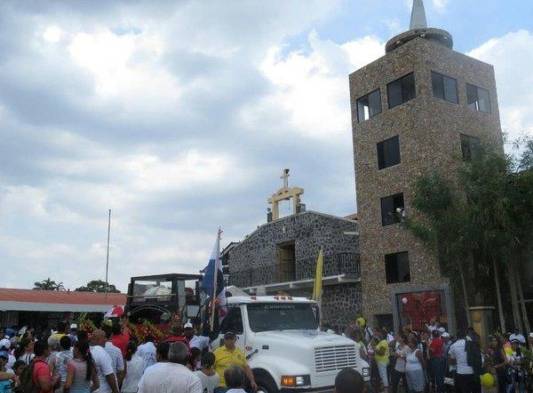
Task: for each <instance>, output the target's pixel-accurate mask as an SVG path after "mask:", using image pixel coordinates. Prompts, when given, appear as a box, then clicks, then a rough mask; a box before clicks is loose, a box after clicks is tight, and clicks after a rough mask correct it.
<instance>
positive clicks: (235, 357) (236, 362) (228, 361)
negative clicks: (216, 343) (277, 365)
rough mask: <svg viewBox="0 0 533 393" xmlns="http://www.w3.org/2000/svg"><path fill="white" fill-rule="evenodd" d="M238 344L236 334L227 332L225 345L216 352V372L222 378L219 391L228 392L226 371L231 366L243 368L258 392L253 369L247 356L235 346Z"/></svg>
mask: <svg viewBox="0 0 533 393" xmlns="http://www.w3.org/2000/svg"><path fill="white" fill-rule="evenodd" d="M236 343H237V335H236V334H235V333H234V332H226V333H225V334H224V345H222V346H220V347H218V348H217V349H216V350H215V352H214V355H215V371H216V372H217V374H218V375H219V376H220V388H221V389H219V390H226V389H227V386H226V381H225V379H224V371H226V370H227V369H228V368H230V367H231V366H239V367H242V369H243V371H244V373H245V374H246V376H247V377H248V380H249V382H250V386H251V388H252V390H253V391H256V390H257V384H256V383H255V378H254V374H253V372H252V369H251V368H250V367H249V366H248V363H247V361H246V356H245V355H244V353H243V352H242V351H241V350H240V348H237V346H236V345H235V344H236Z"/></svg>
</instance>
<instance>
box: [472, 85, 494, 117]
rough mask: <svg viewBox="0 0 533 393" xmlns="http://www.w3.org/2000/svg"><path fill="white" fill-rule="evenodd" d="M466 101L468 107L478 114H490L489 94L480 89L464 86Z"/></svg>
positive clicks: (485, 90)
mask: <svg viewBox="0 0 533 393" xmlns="http://www.w3.org/2000/svg"><path fill="white" fill-rule="evenodd" d="M466 100H467V102H468V107H469V108H472V109H474V110H476V111H479V112H485V113H490V112H491V107H490V106H491V105H490V93H489V91H488V90H487V89H484V88H482V87H478V86H474V85H470V84H468V83H467V84H466Z"/></svg>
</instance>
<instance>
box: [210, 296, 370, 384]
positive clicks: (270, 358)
mask: <svg viewBox="0 0 533 393" xmlns="http://www.w3.org/2000/svg"><path fill="white" fill-rule="evenodd" d="M227 302H228V309H229V310H228V314H227V315H226V317H225V318H224V320H223V321H222V323H221V325H220V337H219V338H220V339H217V340H215V341H214V342H213V343H212V344H213V346H214V347H215V348H216V347H218V346H219V345H222V337H223V335H224V333H226V332H228V331H232V332H234V333H235V334H237V336H238V341H237V345H238V346H239V347H240V348H241V349H242V350H243V351H244V353H245V354H246V357H247V359H248V364H249V365H250V367H251V369H252V370H253V372H254V375H255V379H256V382H257V385H258V387H259V391H262V392H263V393H278V392H280V391H293V392H298V391H300V392H303V391H306V392H307V391H313V392H321V391H331V390H332V388H333V385H334V381H335V376H336V375H337V373H338V372H339V371H340V370H342V369H344V368H346V367H351V368H354V369H355V370H357V371H358V372H359V373H360V374H361V375H362V376H363V378H364V380H365V381H366V382H368V381H369V380H370V370H369V366H368V363H367V362H366V361H364V360H363V359H361V356H360V351H359V349H360V348H359V344H356V343H355V342H353V341H352V340H350V339H348V338H345V337H342V336H339V335H335V334H330V333H325V332H321V331H320V330H319V317H318V314H319V312H318V305H317V303H316V302H314V301H312V300H309V299H306V298H300V297H290V296H231V297H228V298H227Z"/></svg>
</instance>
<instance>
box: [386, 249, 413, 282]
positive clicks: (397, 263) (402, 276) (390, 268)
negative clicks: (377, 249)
mask: <svg viewBox="0 0 533 393" xmlns="http://www.w3.org/2000/svg"><path fill="white" fill-rule="evenodd" d="M385 275H386V277H387V284H394V283H398V282H409V281H411V272H410V270H409V254H408V253H407V251H404V252H397V253H395V254H387V255H385Z"/></svg>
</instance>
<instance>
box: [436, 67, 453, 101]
mask: <svg viewBox="0 0 533 393" xmlns="http://www.w3.org/2000/svg"><path fill="white" fill-rule="evenodd" d="M431 82H432V85H433V95H434V96H435V97H437V98H440V99H443V100H446V101H449V102H452V103H454V104H457V103H459V99H458V97H457V81H456V80H455V79H453V78H450V77H448V76H446V75H442V74H439V73H438V72H434V71H432V72H431Z"/></svg>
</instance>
